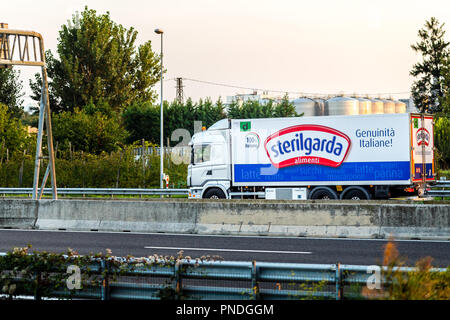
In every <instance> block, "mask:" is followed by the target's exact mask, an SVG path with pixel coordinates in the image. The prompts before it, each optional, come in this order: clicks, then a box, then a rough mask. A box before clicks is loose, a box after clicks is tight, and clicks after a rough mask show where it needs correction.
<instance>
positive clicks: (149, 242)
mask: <svg viewBox="0 0 450 320" xmlns="http://www.w3.org/2000/svg"><path fill="white" fill-rule="evenodd" d="M386 243H387V240H381V239H365V240H362V239H330V238H326V239H324V238H292V237H257V236H247V237H245V236H209V235H182V234H166V233H124V232H122V233H119V232H92V231H91V232H71V231H41V230H8V229H7V230H0V252H6V251H9V250H12V249H13V248H14V247H24V246H26V245H28V244H31V245H32V250H38V251H41V250H46V251H50V252H58V253H61V252H66V251H67V249H68V248H71V249H74V250H76V251H77V252H78V253H80V254H89V253H98V252H106V249H110V250H111V251H112V254H113V255H115V256H127V255H133V256H135V257H145V256H149V255H153V254H158V255H176V254H177V252H179V251H180V250H184V255H185V256H190V257H192V258H197V257H201V256H207V255H210V256H212V255H217V256H220V257H222V258H223V259H225V260H228V261H251V260H256V261H270V262H291V263H324V264H334V263H337V262H339V263H342V264H356V265H373V264H379V263H380V262H381V261H382V258H383V251H384V246H385V245H386ZM395 244H396V245H397V248H398V251H399V253H400V255H401V256H403V257H405V258H406V259H407V264H408V265H414V264H415V262H416V261H417V260H418V259H420V258H423V257H426V256H431V257H432V258H433V261H432V264H433V266H435V267H447V266H449V265H450V241H433V240H423V241H422V240H397V241H395Z"/></svg>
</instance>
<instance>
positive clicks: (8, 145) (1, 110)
mask: <svg viewBox="0 0 450 320" xmlns="http://www.w3.org/2000/svg"><path fill="white" fill-rule="evenodd" d="M27 142H28V138H27V133H26V131H25V127H24V126H23V125H22V124H21V122H20V121H19V119H17V118H14V117H12V114H11V112H10V111H9V110H8V107H7V106H6V105H4V104H1V103H0V158H1V159H3V158H4V154H5V153H6V149H8V152H9V154H10V155H11V156H13V155H14V154H15V153H17V152H22V151H23V150H24V149H25V147H26V144H27Z"/></svg>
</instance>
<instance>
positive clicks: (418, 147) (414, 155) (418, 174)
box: [411, 114, 435, 184]
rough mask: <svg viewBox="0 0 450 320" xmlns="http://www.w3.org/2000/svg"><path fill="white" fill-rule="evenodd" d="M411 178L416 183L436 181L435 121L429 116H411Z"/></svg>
mask: <svg viewBox="0 0 450 320" xmlns="http://www.w3.org/2000/svg"><path fill="white" fill-rule="evenodd" d="M411 162H412V163H411V171H412V172H411V176H412V181H413V182H415V183H422V184H425V183H426V182H428V181H434V180H435V172H434V170H435V169H434V120H433V116H432V115H429V114H411Z"/></svg>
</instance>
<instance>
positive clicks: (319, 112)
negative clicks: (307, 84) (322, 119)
mask: <svg viewBox="0 0 450 320" xmlns="http://www.w3.org/2000/svg"><path fill="white" fill-rule="evenodd" d="M314 101H315V102H316V103H317V105H316V116H325V115H326V114H325V100H324V99H320V98H314Z"/></svg>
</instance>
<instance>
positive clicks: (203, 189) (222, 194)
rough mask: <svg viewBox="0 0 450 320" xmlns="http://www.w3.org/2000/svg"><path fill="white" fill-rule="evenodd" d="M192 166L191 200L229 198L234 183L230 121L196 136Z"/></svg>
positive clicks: (194, 136) (189, 174) (192, 153)
mask: <svg viewBox="0 0 450 320" xmlns="http://www.w3.org/2000/svg"><path fill="white" fill-rule="evenodd" d="M189 145H190V146H191V161H190V164H189V166H188V175H187V186H188V187H189V188H190V192H189V198H192V199H200V198H213V199H225V198H229V194H228V190H229V188H230V181H231V163H230V150H229V147H230V131H229V120H228V119H223V120H220V121H218V122H216V123H215V124H214V125H212V126H211V127H210V128H208V130H205V131H201V132H198V133H196V134H194V135H193V137H192V139H191V141H190V143H189Z"/></svg>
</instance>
